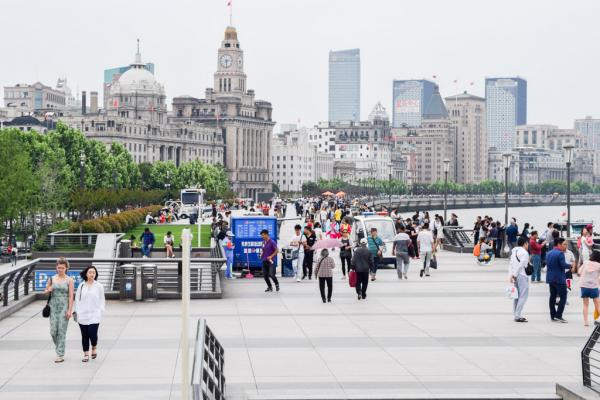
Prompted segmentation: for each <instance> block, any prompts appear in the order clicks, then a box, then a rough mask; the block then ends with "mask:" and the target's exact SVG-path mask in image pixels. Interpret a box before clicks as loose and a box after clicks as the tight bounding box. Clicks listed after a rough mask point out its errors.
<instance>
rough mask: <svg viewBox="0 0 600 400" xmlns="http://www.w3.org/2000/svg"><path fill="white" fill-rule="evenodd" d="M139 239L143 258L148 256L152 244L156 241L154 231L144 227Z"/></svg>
mask: <svg viewBox="0 0 600 400" xmlns="http://www.w3.org/2000/svg"><path fill="white" fill-rule="evenodd" d="M140 241H141V242H142V254H143V258H148V257H149V256H150V252H151V251H152V247H153V246H154V242H155V241H156V239H155V237H154V233H152V232H151V231H150V228H144V233H142V236H141V237H140Z"/></svg>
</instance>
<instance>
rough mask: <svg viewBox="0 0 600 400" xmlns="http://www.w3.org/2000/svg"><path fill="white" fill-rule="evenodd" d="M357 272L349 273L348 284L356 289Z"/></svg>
mask: <svg viewBox="0 0 600 400" xmlns="http://www.w3.org/2000/svg"><path fill="white" fill-rule="evenodd" d="M356 280H357V277H356V271H354V270H351V271H350V272H348V284H349V285H350V287H356Z"/></svg>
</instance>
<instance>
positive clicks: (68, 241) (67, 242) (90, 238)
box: [44, 230, 125, 250]
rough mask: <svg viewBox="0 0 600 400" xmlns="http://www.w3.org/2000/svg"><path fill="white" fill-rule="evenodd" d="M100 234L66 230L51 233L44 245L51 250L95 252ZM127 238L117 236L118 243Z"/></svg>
mask: <svg viewBox="0 0 600 400" xmlns="http://www.w3.org/2000/svg"><path fill="white" fill-rule="evenodd" d="M98 235H99V234H98V233H67V231H66V230H62V231H57V232H52V233H49V234H48V236H46V239H45V240H44V243H45V244H46V245H47V246H48V248H50V249H51V250H56V249H67V250H93V248H94V246H95V245H96V239H98ZM123 236H125V234H124V233H119V234H117V242H118V241H119V240H121V239H122V238H123Z"/></svg>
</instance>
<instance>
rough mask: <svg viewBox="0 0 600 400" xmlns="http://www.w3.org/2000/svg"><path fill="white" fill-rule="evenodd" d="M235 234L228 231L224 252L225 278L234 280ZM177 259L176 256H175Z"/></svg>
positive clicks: (224, 240)
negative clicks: (232, 272)
mask: <svg viewBox="0 0 600 400" xmlns="http://www.w3.org/2000/svg"><path fill="white" fill-rule="evenodd" d="M233 236H234V235H233V232H231V231H227V232H226V236H225V239H223V241H222V243H223V251H224V252H225V259H226V261H225V265H226V267H225V278H226V279H232V278H233V275H232V274H231V271H232V270H233V249H234V248H235V246H234V244H233ZM173 257H175V256H173Z"/></svg>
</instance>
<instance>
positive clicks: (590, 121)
mask: <svg viewBox="0 0 600 400" xmlns="http://www.w3.org/2000/svg"><path fill="white" fill-rule="evenodd" d="M575 130H576V131H577V132H579V133H580V134H581V135H583V137H584V138H585V140H586V142H587V146H588V147H589V148H590V149H592V150H600V119H595V118H592V117H590V116H588V117H585V119H576V120H575Z"/></svg>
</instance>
